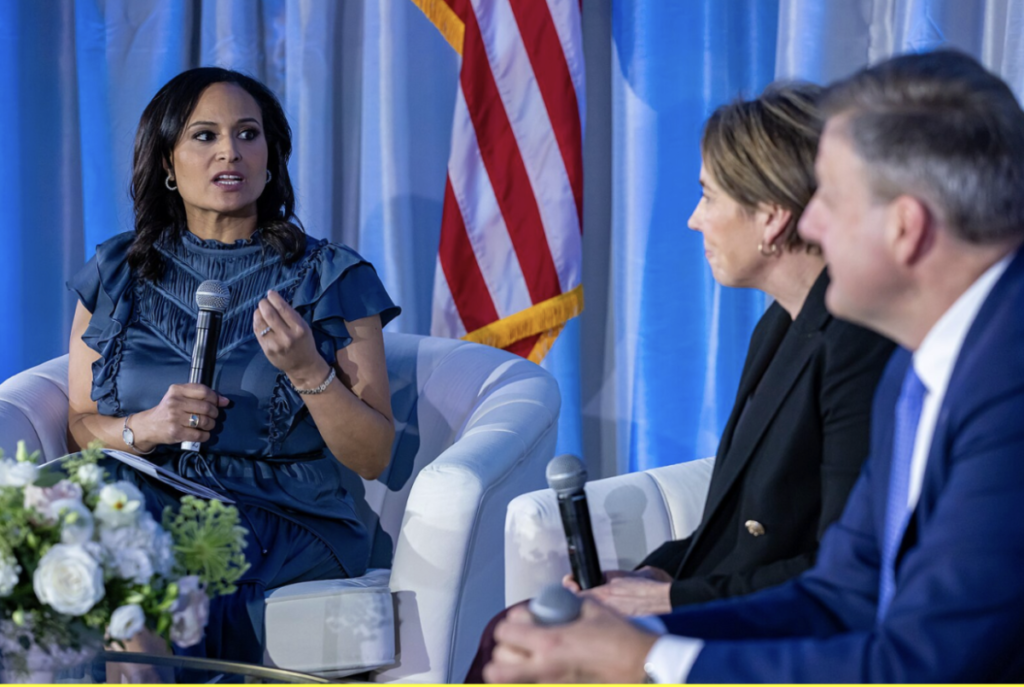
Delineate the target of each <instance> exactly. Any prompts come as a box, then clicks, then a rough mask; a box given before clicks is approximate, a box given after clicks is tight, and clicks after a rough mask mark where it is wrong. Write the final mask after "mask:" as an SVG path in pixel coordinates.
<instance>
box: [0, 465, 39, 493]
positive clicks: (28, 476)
mask: <svg viewBox="0 0 1024 687" xmlns="http://www.w3.org/2000/svg"><path fill="white" fill-rule="evenodd" d="M37 477H39V468H38V467H37V466H36V464H35V463H29V462H19V461H16V460H14V459H13V458H4V459H3V460H0V487H24V486H26V485H28V484H34V483H35V481H36V478H37Z"/></svg>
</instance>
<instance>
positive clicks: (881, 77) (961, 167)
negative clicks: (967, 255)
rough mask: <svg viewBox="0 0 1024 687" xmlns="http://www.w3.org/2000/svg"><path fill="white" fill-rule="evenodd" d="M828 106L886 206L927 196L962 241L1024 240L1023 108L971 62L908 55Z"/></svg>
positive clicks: (856, 82)
mask: <svg viewBox="0 0 1024 687" xmlns="http://www.w3.org/2000/svg"><path fill="white" fill-rule="evenodd" d="M822 109H823V110H824V112H825V116H826V117H827V118H829V119H832V118H835V117H841V118H842V120H843V121H842V125H843V126H844V129H843V130H844V132H845V133H846V135H847V136H848V138H849V141H850V143H851V145H852V146H853V148H854V150H855V151H856V153H857V155H858V156H860V158H861V159H862V160H864V162H865V163H867V166H868V169H869V173H870V174H871V177H872V178H871V180H870V185H871V190H872V192H873V194H874V195H875V197H876V198H877V199H879V200H881V201H883V202H887V201H890V200H892V199H894V198H896V197H897V196H900V195H903V194H907V195H912V196H914V197H917V198H919V199H920V200H922V201H923V202H924V203H925V204H926V205H927V206H928V207H929V209H930V210H931V211H932V212H935V213H937V214H938V215H939V217H940V219H941V220H942V221H943V222H944V223H945V224H946V226H948V227H949V229H950V231H951V232H952V233H953V234H954V235H955V236H957V237H958V238H960V239H961V240H963V241H966V242H970V243H974V244H991V243H999V242H1003V241H1010V240H1015V239H1016V240H1021V239H1024V111H1022V110H1021V107H1020V105H1019V104H1018V103H1017V99H1016V98H1015V97H1014V95H1013V92H1012V91H1011V90H1010V88H1009V87H1008V86H1007V85H1006V84H1005V83H1004V82H1003V81H1002V80H1001V79H1000V78H999V77H997V76H995V75H994V74H992V73H990V72H988V71H986V70H985V68H984V67H982V66H981V65H980V64H979V63H978V62H977V61H975V60H974V59H973V58H972V57H969V56H968V55H965V54H963V53H959V52H955V51H949V50H942V51H936V52H931V53H924V54H913V55H902V56H900V57H896V58H893V59H891V60H887V61H886V62H883V63H881V64H878V65H876V66H874V67H870V68H868V69H864V70H862V71H860V72H858V73H856V74H854V75H853V76H851V77H849V78H847V79H845V80H843V81H840V82H838V83H836V84H834V85H833V86H831V87H830V88H829V89H828V90H827V92H826V94H825V98H824V102H823V106H822Z"/></svg>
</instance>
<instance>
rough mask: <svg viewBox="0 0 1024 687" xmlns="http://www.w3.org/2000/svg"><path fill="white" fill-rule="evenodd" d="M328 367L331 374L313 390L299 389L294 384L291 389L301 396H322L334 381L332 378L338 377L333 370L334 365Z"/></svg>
mask: <svg viewBox="0 0 1024 687" xmlns="http://www.w3.org/2000/svg"><path fill="white" fill-rule="evenodd" d="M330 367H331V372H330V374H328V375H327V379H325V380H324V383H323V384H321V385H320V386H318V387H316V388H315V389H300V388H299V387H297V386H295V385H294V384H293V385H292V388H293V389H295V391H297V392H298V393H300V394H302V395H303V396H316V395H317V394H322V393H323V392H324V391H325V390H326V389H327V387H328V386H330V384H331V382H333V381H334V378H335V377H337V376H338V373H337V372H336V371H335V369H334V365H331V366H330Z"/></svg>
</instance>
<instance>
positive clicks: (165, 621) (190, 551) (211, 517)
mask: <svg viewBox="0 0 1024 687" xmlns="http://www.w3.org/2000/svg"><path fill="white" fill-rule="evenodd" d="M2 456H3V452H2V451H0V458H2ZM38 459H39V452H38V451H36V452H33V453H31V454H30V453H28V451H27V450H26V449H25V444H24V442H20V443H19V445H18V451H17V460H18V461H21V462H33V463H35V462H37V461H38ZM103 459H104V455H103V451H102V446H101V445H100V444H99V443H98V442H94V443H92V444H90V445H89V447H88V448H86V449H85V450H84V451H82V452H80V453H78V454H74V455H70V456H66V457H65V458H63V459H62V460H61V461H60V462H54V463H51V464H49V465H46V466H43V467H42V468H41V469H40V470H39V474H38V477H37V478H36V480H35V483H34V486H36V487H52V486H54V485H56V484H57V483H58V482H60V480H67V481H69V482H71V483H74V484H77V485H78V486H79V487H81V490H82V503H83V504H84V505H85V506H86V507H87V508H88V509H89V510H90V511H94V510H95V509H96V505H97V503H98V500H99V491H100V488H101V487H102V483H103V482H105V481H106V480H107V479H108V476H107V474H106V473H105V472H103V471H102V470H99V469H97V468H92V469H89V470H85V471H82V468H83V467H86V466H98V465H100V464H101V461H102V460H103ZM90 473H91V474H90ZM97 477H98V478H99V479H98V481H97V479H96V478H97ZM25 498H26V496H25V489H24V488H21V487H0V556H4V557H5V559H7V560H13V561H15V562H16V563H17V566H18V568H19V569H20V572H19V573H18V574H17V578H16V580H17V581H16V583H15V585H14V588H13V590H11V591H10V593H9V594H8V595H7V596H5V597H2V598H0V646H3V647H5V648H3V649H2V650H3V651H4V656H3V663H4V668H5V669H6V670H13V671H15V672H18V671H19V670H21V671H22V672H23V670H24V668H25V667H26V666H25V660H24V659H25V657H24V654H23V653H21V652H24V651H28V649H29V648H30V647H31V646H32V645H33V644H37V645H39V646H40V647H43V649H44V650H47V649H46V647H60V648H61V649H73V650H76V651H77V650H80V649H82V648H83V647H85V648H89V647H97V648H98V646H99V645H100V644H101V643H102V642H103V641H104V636H105V634H106V631H107V628H108V627H109V624H110V621H111V617H112V615H113V613H114V611H115V610H117V609H118V608H119V607H121V606H123V605H126V604H138V605H139V606H140V607H141V608H142V610H143V613H144V615H145V617H146V625H147V627H148V628H149V629H150V631H152V632H155V633H156V634H157V635H158V636H161V637H163V638H164V639H166V640H168V641H169V639H170V631H171V627H172V625H173V614H172V610H174V608H175V603H176V601H177V600H178V595H179V589H180V588H179V585H178V582H177V580H178V577H179V576H183V575H197V576H198V577H199V580H200V582H201V583H202V584H203V585H204V586H205V591H206V593H207V595H209V596H211V597H212V596H216V595H219V594H227V593H232V592H234V591H235V590H236V586H235V583H236V582H237V581H238V580H239V579H240V578H241V576H242V575H243V574H244V573H245V571H246V570H248V568H249V564H248V563H247V562H246V560H245V556H244V555H243V550H244V547H245V532H246V531H245V529H244V528H242V527H241V526H240V525H239V514H238V510H237V509H236V508H234V507H232V506H226V505H224V504H223V503H221V502H220V501H212V502H206V501H203V500H201V499H197V498H194V497H192V496H185V497H183V498H182V500H181V506H180V508H179V509H178V510H177V512H174V511H172V510H171V509H170V508H168V509H167V510H165V512H164V514H163V526H164V528H165V529H166V530H167V532H168V533H169V534H170V535H171V541H172V542H173V544H172V546H171V549H172V550H173V552H174V559H175V566H174V570H173V573H172V575H171V577H172V578H173V579H168V578H166V577H164V576H163V575H162V574H159V573H156V574H153V575H152V576H151V577H150V579H149V580H148V583H146V584H138V583H136V582H134V581H133V580H130V579H125V578H123V577H121V576H120V573H119V572H118V568H117V567H116V565H115V564H114V558H115V556H114V552H112V551H109V550H107V549H105V548H101V546H105V545H103V544H102V540H101V538H100V533H101V528H103V527H107V525H104V524H103V523H101V522H100V521H97V522H96V523H95V527H96V532H95V534H94V535H93V541H91V542H89V543H88V546H90V547H93V549H90V553H92V551H93V550H95V551H96V552H97V553H93V554H92V555H94V556H96V557H97V560H99V561H100V563H101V565H102V566H103V570H104V596H103V598H102V599H101V600H99V601H98V602H96V604H95V605H94V606H93V608H91V609H90V610H89V611H88V612H87V613H85V614H84V615H82V616H79V617H70V616H67V615H64V614H61V613H58V612H57V611H55V610H54V609H53V608H52V607H50V606H48V605H45V604H43V603H42V602H41V601H40V600H39V598H38V597H37V596H36V594H35V589H34V587H33V576H34V574H35V572H36V570H37V568H38V567H39V563H40V561H41V559H42V558H43V556H44V555H46V553H47V551H49V550H50V549H51V548H52V547H53V546H54V545H56V544H58V543H60V542H61V527H62V523H61V521H60V518H57V519H56V521H54V520H53V519H48V518H47V517H45V516H44V514H43V513H40V512H37V511H36V510H34V509H32V508H28V507H26V505H25ZM61 517H62V518H66V519H67V521H68V522H71V521H72V520H73V519H74V518H75V517H78V516H77V515H76V514H74V513H73V512H71V513H69V512H68V511H66V510H65V511H63V515H62V516H61ZM146 517H148V516H146ZM108 641H109V640H108ZM114 643H119V642H114Z"/></svg>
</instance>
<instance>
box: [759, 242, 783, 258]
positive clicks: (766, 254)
mask: <svg viewBox="0 0 1024 687" xmlns="http://www.w3.org/2000/svg"><path fill="white" fill-rule="evenodd" d="M768 247H769V248H770V249H771V250H769V251H767V252H765V250H764V242H762V243H759V244H757V252H759V253H760V254H761V255H763V256H764V257H766V258H770V257H772V256H773V255H775V254H776V253H778V252H779V247H778V246H776V245H775V244H774V243H771V244H768Z"/></svg>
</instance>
